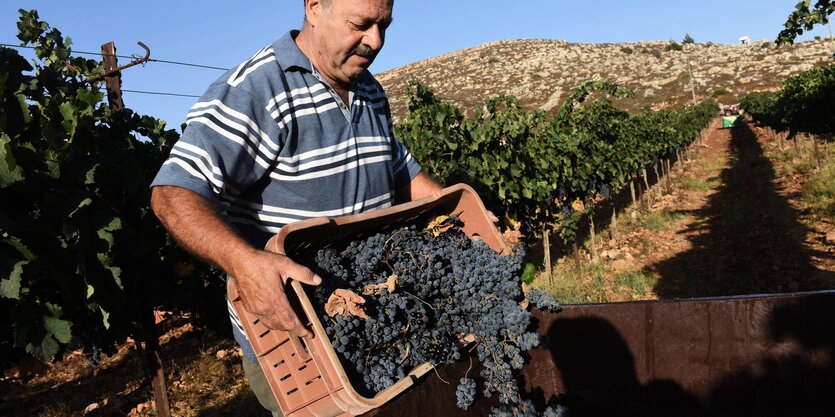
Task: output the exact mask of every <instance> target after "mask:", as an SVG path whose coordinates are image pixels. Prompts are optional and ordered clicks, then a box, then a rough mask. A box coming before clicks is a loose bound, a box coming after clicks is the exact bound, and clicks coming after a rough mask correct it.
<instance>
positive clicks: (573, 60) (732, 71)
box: [377, 39, 833, 118]
mask: <svg viewBox="0 0 835 417" xmlns="http://www.w3.org/2000/svg"><path fill="white" fill-rule="evenodd" d="M669 44H670V43H669V42H640V43H622V44H577V43H568V42H564V41H558V40H539V39H533V40H510V41H499V42H491V43H487V44H484V45H480V46H476V47H473V48H469V49H464V50H461V51H456V52H452V53H449V54H446V55H443V56H440V57H436V58H431V59H427V60H424V61H420V62H416V63H414V64H410V65H406V66H403V67H399V68H395V69H392V70H390V71H386V72H383V73H380V74H377V79H378V80H379V81H380V82H381V83H382V84H383V86H384V87H385V88H386V91H387V92H388V94H389V98H390V99H391V103H392V112H393V113H394V115H395V117H396V118H399V117H402V115H403V114H404V113H405V106H404V100H403V96H404V93H405V87H406V84H407V82H408V81H410V80H413V79H416V80H419V81H421V82H422V83H424V84H427V85H429V86H431V87H432V88H433V89H434V90H435V92H436V93H438V94H439V95H440V96H442V97H444V98H446V99H449V100H451V101H452V102H454V103H455V104H457V105H458V106H460V107H462V108H464V109H471V108H473V107H474V106H476V105H478V104H480V103H483V102H484V100H485V99H487V98H489V97H492V96H495V95H501V94H509V95H513V96H515V97H516V98H518V99H519V100H520V101H521V102H522V104H523V105H524V106H525V107H527V108H544V109H546V110H552V109H554V108H555V107H557V106H558V105H560V104H561V103H562V101H563V100H565V98H566V97H567V96H568V95H569V94H570V93H571V92H572V91H573V90H574V88H575V87H577V86H578V85H579V84H580V83H582V82H583V81H586V80H594V79H607V80H610V81H615V82H617V83H620V84H621V85H624V86H626V87H629V88H631V89H632V90H633V91H634V92H635V98H634V99H631V100H626V101H623V102H622V103H621V105H622V107H624V108H626V109H628V110H637V109H640V108H642V107H645V106H649V107H652V108H662V107H666V106H672V105H680V104H685V103H687V102H688V101H689V100H691V98H692V94H691V90H690V77H689V75H688V61H689V62H690V67H692V71H693V79H694V87H695V91H696V96H697V98H704V97H708V96H713V97H716V99H717V100H718V101H720V102H724V103H733V102H736V101H737V99H738V97H739V96H741V95H744V94H746V93H748V92H753V91H763V90H773V89H776V88H778V87H779V85H780V83H781V82H782V81H783V80H784V79H786V78H787V77H789V76H792V75H795V74H797V73H799V72H801V71H804V70H807V69H810V68H812V67H815V66H820V65H824V64H827V63H830V62H833V59H832V54H833V52H832V49H831V48H832V47H831V46H830V44H829V43H828V41H827V40H819V41H810V42H803V43H799V44H797V45H794V46H789V47H780V48H778V47H776V46H775V45H774V44H773V43H771V42H767V41H760V42H755V43H752V44H750V45H717V44H710V43H705V44H690V45H683V50H680V51H679V50H670V49H669V48H668V45H669Z"/></svg>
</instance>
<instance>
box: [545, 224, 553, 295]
mask: <svg viewBox="0 0 835 417" xmlns="http://www.w3.org/2000/svg"><path fill="white" fill-rule="evenodd" d="M542 253H543V255H544V256H543V258H544V263H545V275H547V276H548V283H549V284H553V283H554V275H553V271H551V237H550V232H549V231H548V227H547V226H542Z"/></svg>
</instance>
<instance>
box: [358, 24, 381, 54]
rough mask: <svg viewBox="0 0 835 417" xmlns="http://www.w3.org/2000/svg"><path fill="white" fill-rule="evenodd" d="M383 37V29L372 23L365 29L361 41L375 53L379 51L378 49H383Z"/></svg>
mask: <svg viewBox="0 0 835 417" xmlns="http://www.w3.org/2000/svg"><path fill="white" fill-rule="evenodd" d="M385 39H386V31H385V29H381V28H380V26H379V25H372V26H371V27H370V28H368V30H366V31H365V36H364V37H363V43H364V44H365V45H367V46H368V47H369V48H371V49H373V50H374V52H375V53H376V52H379V51H380V49H383V43H385Z"/></svg>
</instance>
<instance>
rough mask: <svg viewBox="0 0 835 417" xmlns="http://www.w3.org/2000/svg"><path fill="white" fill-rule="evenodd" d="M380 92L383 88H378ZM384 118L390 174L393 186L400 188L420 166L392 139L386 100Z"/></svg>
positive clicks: (404, 148) (418, 171) (410, 154)
mask: <svg viewBox="0 0 835 417" xmlns="http://www.w3.org/2000/svg"><path fill="white" fill-rule="evenodd" d="M378 88H380V90H381V91H382V89H383V87H382V86H379V87H378ZM384 109H385V110H384V111H385V116H386V118H387V119H388V130H389V132H390V133H391V161H392V173H393V174H394V186H395V187H396V188H400V187H402V186H404V185H406V184H408V183H409V182H411V181H412V180H413V179H414V178H415V177H416V176H417V174H418V173H420V171H421V169H422V168H421V166H420V164H419V163H418V162H417V161H416V160H415V158H413V157H412V153H411V152H409V149H408V148H407V147H406V145H404V144H402V143H400V141H398V140H397V138H395V137H394V126H393V125H392V119H391V107H390V106H389V102H388V99H386V104H385V107H384Z"/></svg>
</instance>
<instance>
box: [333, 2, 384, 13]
mask: <svg viewBox="0 0 835 417" xmlns="http://www.w3.org/2000/svg"><path fill="white" fill-rule="evenodd" d="M331 3H332V4H335V3H339V6H340V8H341V9H343V10H345V12H346V13H348V14H352V15H362V14H365V13H364V12H365V11H367V10H377V9H379V8H384V9H387V10H388V14H391V9H392V7H393V6H394V0H331Z"/></svg>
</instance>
